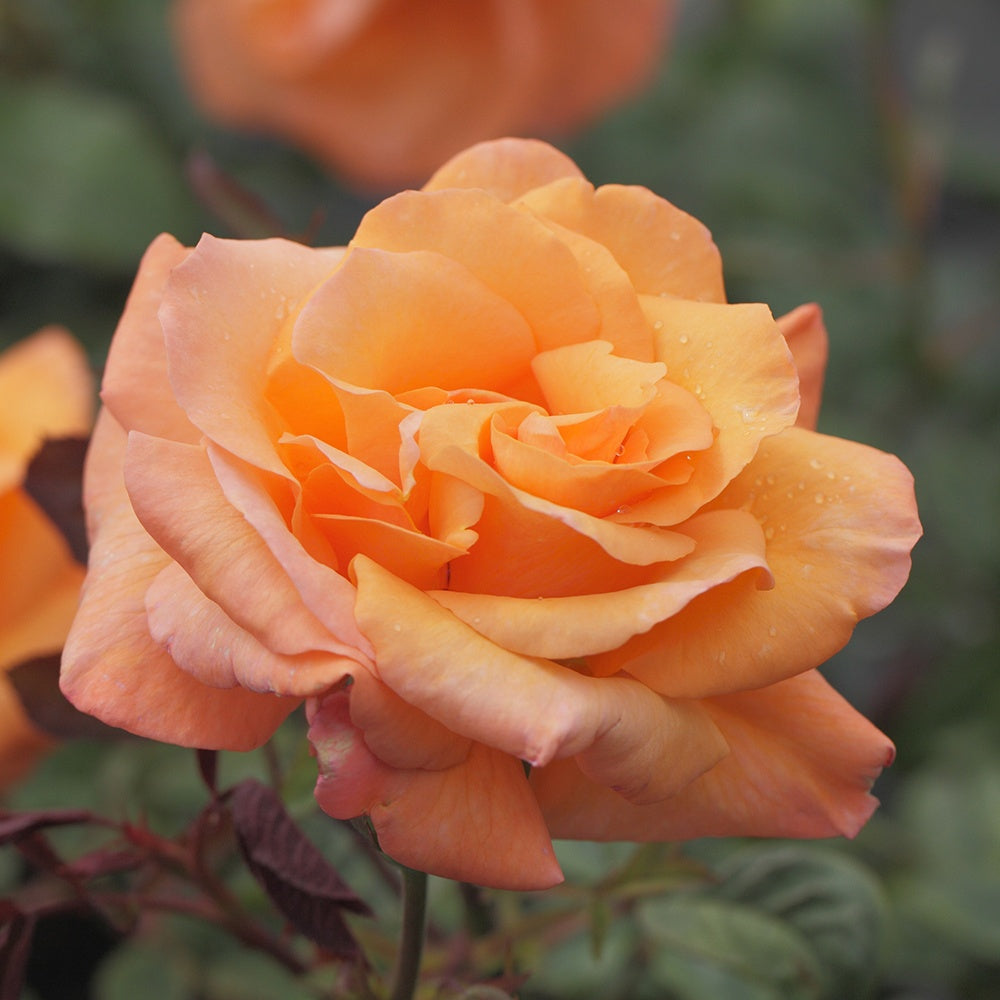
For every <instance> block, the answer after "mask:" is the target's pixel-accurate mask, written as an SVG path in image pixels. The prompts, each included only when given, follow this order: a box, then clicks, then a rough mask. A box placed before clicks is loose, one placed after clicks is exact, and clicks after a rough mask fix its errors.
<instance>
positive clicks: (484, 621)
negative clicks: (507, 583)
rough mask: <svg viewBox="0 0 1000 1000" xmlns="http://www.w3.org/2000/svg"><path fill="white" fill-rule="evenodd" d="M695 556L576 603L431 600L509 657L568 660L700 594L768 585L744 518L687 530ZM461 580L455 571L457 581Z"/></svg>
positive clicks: (707, 519) (454, 595)
mask: <svg viewBox="0 0 1000 1000" xmlns="http://www.w3.org/2000/svg"><path fill="white" fill-rule="evenodd" d="M684 528H685V531H686V532H687V533H688V534H689V535H690V536H691V537H692V538H693V539H695V541H696V546H695V548H694V551H693V552H692V553H691V554H690V555H688V556H686V557H685V558H683V559H679V560H678V561H677V562H673V563H667V564H665V565H663V566H661V567H656V568H655V570H654V571H653V572H651V573H650V577H651V579H650V580H648V582H645V583H642V584H640V585H639V586H634V587H627V588H624V589H620V590H611V589H608V590H605V591H601V592H596V593H589V594H583V595H579V596H571V597H545V598H541V599H537V598H527V599H526V598H519V597H494V596H492V595H490V594H482V593H467V592H462V591H458V590H455V589H449V590H433V591H431V592H430V596H431V597H433V598H434V600H435V601H437V602H438V603H439V604H440V605H442V606H443V607H446V608H448V610H449V611H452V612H453V613H454V614H456V615H457V616H458V617H459V618H461V619H462V621H464V622H465V623H466V624H467V625H470V626H471V627H472V628H474V629H475V630H476V631H477V632H479V633H481V634H482V635H484V636H486V637H487V638H488V639H490V640H491V641H492V642H495V643H496V644H497V645H498V646H501V647H502V648H504V649H509V650H510V651H511V652H516V653H521V654H524V655H526V656H543V657H547V658H549V659H557V660H564V659H569V658H573V657H587V656H592V655H594V654H596V653H603V652H606V651H608V650H614V649H617V648H618V647H620V646H621V645H622V644H623V643H625V642H627V641H628V640H629V639H631V638H632V637H633V636H635V635H638V634H641V633H643V632H646V631H648V630H649V629H650V628H652V627H653V626H654V625H655V624H656V623H658V622H661V621H663V620H664V619H667V618H670V617H672V616H673V615H675V614H677V613H678V612H679V611H680V610H681V609H682V608H683V607H685V606H686V605H687V604H688V603H689V602H690V601H692V600H694V599H695V598H696V597H697V596H698V595H699V594H703V593H705V591H708V590H711V589H712V588H713V587H716V586H718V585H720V584H722V583H726V582H728V581H729V580H733V579H736V578H737V577H739V576H741V575H742V574H744V573H748V574H752V575H753V577H754V580H755V583H756V585H757V586H762V585H763V586H766V585H768V582H769V580H770V573H769V571H768V568H767V563H766V561H765V557H764V536H763V533H762V532H761V530H760V526H759V525H758V524H757V522H756V521H755V520H754V519H753V518H752V517H751V516H750V515H749V514H747V513H745V512H744V511H736V510H729V511H712V512H709V513H706V514H702V515H699V516H698V517H696V518H693V519H692V520H691V521H689V522H688V523H687V524H685V526H684ZM454 575H455V576H456V579H457V578H458V573H457V567H456V573H455V574H454Z"/></svg>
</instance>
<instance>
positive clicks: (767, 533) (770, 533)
mask: <svg viewBox="0 0 1000 1000" xmlns="http://www.w3.org/2000/svg"><path fill="white" fill-rule="evenodd" d="M764 537H765V538H766V539H767V540H768V541H770V540H771V539H772V538H774V528H772V527H771V526H770V525H768V526H767V527H766V528H765V529H764Z"/></svg>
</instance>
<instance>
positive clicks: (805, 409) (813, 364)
mask: <svg viewBox="0 0 1000 1000" xmlns="http://www.w3.org/2000/svg"><path fill="white" fill-rule="evenodd" d="M778 329H779V330H781V332H782V334H783V335H784V337H785V341H786V342H787V344H788V349H789V350H790V351H791V352H792V360H793V361H794V362H795V368H796V370H797V371H798V373H799V395H800V397H801V400H802V401H801V403H800V404H799V415H798V417H797V419H796V421H795V423H796V424H797V425H798V426H799V427H805V428H806V429H807V430H811V431H812V430H815V429H816V419H817V417H818V416H819V407H820V402H821V401H822V398H823V376H824V375H825V374H826V359H827V355H828V354H829V339H828V337H827V335H826V325H825V324H824V323H823V312H822V310H821V309H820V307H819V306H818V305H816V304H815V303H810V304H809V305H804V306H799V307H798V308H797V309H793V310H792V311H791V312H790V313H786V314H785V315H784V316H782V317H781V318H780V319H779V320H778Z"/></svg>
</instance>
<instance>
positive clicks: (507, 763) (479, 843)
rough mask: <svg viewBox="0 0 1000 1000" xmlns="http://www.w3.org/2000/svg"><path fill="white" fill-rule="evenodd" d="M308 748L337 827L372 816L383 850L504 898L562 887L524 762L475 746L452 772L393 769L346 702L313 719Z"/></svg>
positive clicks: (323, 707) (323, 803) (338, 699)
mask: <svg viewBox="0 0 1000 1000" xmlns="http://www.w3.org/2000/svg"><path fill="white" fill-rule="evenodd" d="M309 739H310V741H311V742H312V744H313V746H314V747H315V748H316V756H317V758H318V762H319V768H320V774H319V781H318V782H317V784H316V800H317V801H318V802H319V804H320V807H321V808H322V809H324V810H325V811H326V812H328V813H329V814H330V815H331V816H335V817H337V818H338V819H349V818H350V817H353V816H359V815H361V814H363V813H364V814H367V815H368V816H369V817H370V818H371V821H372V823H373V824H374V826H375V830H376V832H377V833H378V838H379V845H380V846H381V848H382V850H383V851H385V852H386V853H387V854H389V855H390V856H391V857H393V858H395V859H396V860H397V861H399V862H400V863H401V864H404V865H408V866H409V867H411V868H416V869H418V870H420V871H426V872H430V873H432V874H435V875H440V876H442V877H444V878H451V879H458V880H461V881H466V882H474V883H477V884H478V885H485V886H495V887H497V888H503V889H546V888H549V887H550V886H553V885H556V884H557V883H558V882H560V881H562V872H561V871H560V870H559V865H558V863H557V862H556V859H555V855H554V854H553V852H552V843H551V841H550V840H549V835H548V831H547V830H546V828H545V823H544V821H543V820H542V817H541V815H540V813H539V809H538V805H537V803H536V802H535V799H534V797H533V796H532V794H531V791H530V789H529V787H528V782H527V780H526V778H525V776H524V771H523V770H522V768H521V764H520V762H519V761H517V760H515V759H514V758H512V757H508V756H506V755H505V754H502V753H498V752H497V751H496V750H491V749H490V748H489V747H484V746H482V745H481V744H477V743H473V744H472V745H471V747H470V750H469V755H468V758H467V759H466V760H465V761H463V762H462V763H461V764H457V765H456V766H454V767H450V768H447V769H445V770H433V771H424V770H396V769H393V768H391V767H389V766H387V765H386V764H383V763H382V762H381V761H380V760H378V758H377V757H375V756H374V755H373V754H372V753H371V751H370V750H369V749H368V748H367V746H366V745H365V741H364V739H363V736H362V733H361V731H360V730H358V729H356V728H355V727H354V726H353V725H352V724H351V721H350V714H349V707H348V695H347V694H344V693H338V694H334V695H331V696H329V697H327V698H325V699H324V700H323V701H322V703H321V704H320V706H319V708H318V709H317V710H315V711H313V713H312V716H311V726H310V729H309Z"/></svg>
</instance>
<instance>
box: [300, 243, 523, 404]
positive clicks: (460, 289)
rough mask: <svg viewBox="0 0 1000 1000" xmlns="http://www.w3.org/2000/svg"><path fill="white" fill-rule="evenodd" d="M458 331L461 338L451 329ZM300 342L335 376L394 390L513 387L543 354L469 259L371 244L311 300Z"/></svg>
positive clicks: (355, 252)
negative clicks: (386, 249)
mask: <svg viewBox="0 0 1000 1000" xmlns="http://www.w3.org/2000/svg"><path fill="white" fill-rule="evenodd" d="M458 330H461V331H462V336H461V337H456V336H454V335H448V334H447V333H446V331H458ZM292 344H293V351H294V353H295V356H296V357H297V358H299V360H301V361H302V362H303V363H304V364H308V365H311V366H313V367H314V368H316V369H317V370H318V371H320V372H322V373H324V374H326V375H327V376H328V377H331V378H336V379H338V380H340V381H343V382H348V383H352V384H354V385H358V386H364V387H366V388H370V389H382V390H384V391H386V392H388V393H399V392H405V391H407V390H408V389H418V388H420V387H422V386H425V385H431V386H438V387H439V388H442V389H460V388H462V387H464V386H467V385H476V386H479V387H481V388H485V389H494V390H498V391H500V392H504V391H506V390H507V389H508V388H509V387H510V386H511V385H513V384H514V383H515V382H517V381H518V380H520V379H521V378H523V375H524V372H525V370H526V369H527V368H528V366H529V364H530V362H531V357H532V355H533V353H534V340H533V338H532V336H531V331H530V330H529V328H528V326H527V324H526V323H525V322H524V320H523V319H522V318H521V316H520V315H519V313H518V312H517V310H516V309H515V308H514V306H513V305H511V304H510V303H509V302H505V301H504V300H503V299H502V298H500V297H499V296H498V295H497V294H496V293H495V292H493V291H491V290H490V289H489V288H488V287H487V286H486V285H484V284H483V282H482V281H480V280H479V279H478V278H476V277H475V276H474V275H473V274H472V273H471V272H470V271H469V270H467V269H466V268H465V267H463V266H462V265H461V264H459V263H456V262H455V261H453V260H449V259H448V258H447V257H443V256H441V255H440V254H437V253H427V252H424V251H417V250H414V251H412V252H409V253H386V252H384V251H381V250H371V249H365V248H363V247H356V248H354V249H352V250H351V252H350V253H349V254H348V255H347V257H346V258H345V259H344V262H343V264H342V265H341V266H340V267H339V268H338V269H337V271H336V272H335V273H334V274H333V275H331V277H330V278H329V279H328V280H327V281H326V282H325V283H324V284H323V285H322V286H321V287H320V288H318V289H317V290H316V291H315V292H314V293H313V294H312V295H311V296H310V298H309V301H308V303H307V304H306V305H305V306H304V307H303V309H302V312H301V313H300V314H299V317H298V320H297V321H296V323H295V332H294V334H293V340H292Z"/></svg>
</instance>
